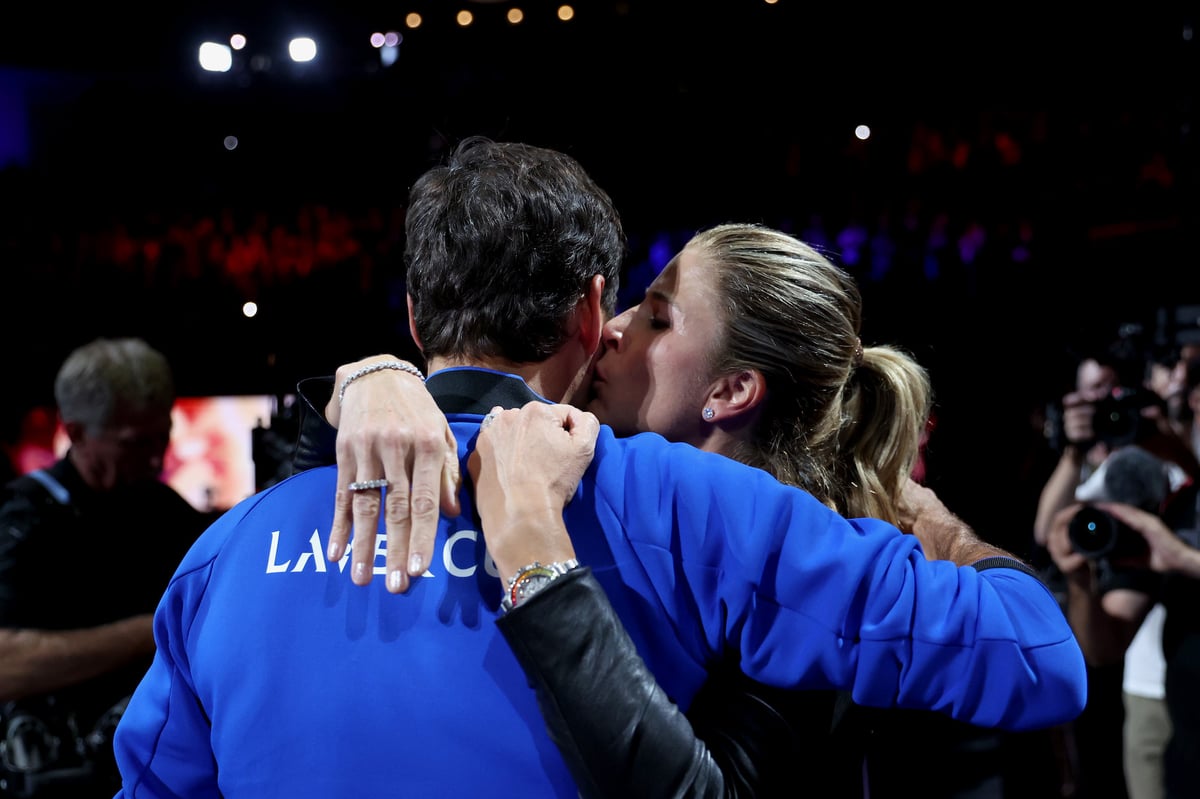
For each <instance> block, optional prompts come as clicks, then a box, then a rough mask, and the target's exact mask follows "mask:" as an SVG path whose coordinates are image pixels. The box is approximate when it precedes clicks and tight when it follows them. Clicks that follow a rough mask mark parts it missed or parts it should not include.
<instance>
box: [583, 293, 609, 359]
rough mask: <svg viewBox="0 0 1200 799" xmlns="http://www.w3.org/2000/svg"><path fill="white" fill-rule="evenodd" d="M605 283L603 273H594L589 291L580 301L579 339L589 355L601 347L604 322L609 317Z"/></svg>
mask: <svg viewBox="0 0 1200 799" xmlns="http://www.w3.org/2000/svg"><path fill="white" fill-rule="evenodd" d="M604 285H605V284H604V276H603V275H592V279H591V281H590V282H589V283H588V288H587V293H586V294H584V295H583V299H581V300H580V301H579V311H580V312H579V341H580V344H581V345H582V346H583V348H584V351H585V352H586V353H587V354H588V357H591V356H592V355H595V354H596V352H597V351H598V350H599V349H600V341H601V337H602V336H603V334H604V322H605V321H606V320H607V318H608V314H607V312H606V311H605V310H604Z"/></svg>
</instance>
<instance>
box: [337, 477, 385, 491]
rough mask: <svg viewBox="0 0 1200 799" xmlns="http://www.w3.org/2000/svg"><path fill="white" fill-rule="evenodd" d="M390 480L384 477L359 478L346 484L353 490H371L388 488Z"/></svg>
mask: <svg viewBox="0 0 1200 799" xmlns="http://www.w3.org/2000/svg"><path fill="white" fill-rule="evenodd" d="M387 484H388V481H387V480H385V479H384V478H382V477H381V478H379V479H378V480H358V481H355V482H353V483H351V484H350V485H348V486H346V488H348V489H349V490H351V491H369V490H371V489H372V488H386V487H387Z"/></svg>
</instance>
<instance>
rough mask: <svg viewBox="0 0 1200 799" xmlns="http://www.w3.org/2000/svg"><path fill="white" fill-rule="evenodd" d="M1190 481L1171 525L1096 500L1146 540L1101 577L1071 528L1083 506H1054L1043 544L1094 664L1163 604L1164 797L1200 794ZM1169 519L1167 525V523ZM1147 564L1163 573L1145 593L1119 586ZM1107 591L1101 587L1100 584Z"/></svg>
mask: <svg viewBox="0 0 1200 799" xmlns="http://www.w3.org/2000/svg"><path fill="white" fill-rule="evenodd" d="M1196 496H1197V493H1196V484H1195V483H1194V482H1190V483H1188V485H1187V487H1186V488H1184V489H1183V490H1181V491H1179V492H1176V494H1174V495H1173V497H1172V501H1171V503H1170V507H1171V511H1172V512H1171V513H1169V514H1167V515H1168V517H1169V518H1171V517H1175V516H1176V515H1177V518H1172V522H1171V524H1168V522H1167V521H1166V520H1165V519H1164V518H1163V517H1160V516H1159V515H1157V514H1155V513H1152V512H1149V511H1146V510H1143V509H1141V508H1137V507H1135V506H1133V505H1129V504H1125V503H1114V502H1097V503H1094V505H1093V507H1094V508H1095V509H1098V510H1100V511H1102V512H1103V513H1105V514H1107V515H1108V516H1109V517H1111V518H1112V519H1113V520H1114V522H1115V523H1117V526H1118V527H1120V529H1121V530H1122V533H1121V534H1123V535H1126V536H1129V535H1137V536H1140V537H1141V538H1142V540H1143V541H1144V542H1145V544H1146V550H1145V553H1144V554H1143V555H1141V556H1140V557H1137V556H1135V557H1130V558H1128V559H1120V560H1119V562H1113V563H1112V564H1111V565H1112V566H1113V567H1114V569H1115V570H1116V572H1117V573H1116V574H1115V575H1114V576H1112V577H1111V580H1109V581H1106V580H1104V579H1103V578H1104V575H1103V574H1102V571H1103V569H1102V568H1100V563H1099V562H1098V560H1097V559H1096V558H1093V557H1089V556H1088V555H1086V554H1083V553H1082V552H1080V551H1079V549H1078V547H1077V545H1076V543H1075V542H1074V541H1073V540H1072V535H1071V527H1072V522H1073V521H1074V520H1075V517H1076V514H1077V513H1078V512H1079V511H1080V509H1081V508H1082V507H1083V506H1082V505H1080V504H1073V505H1070V506H1068V507H1065V508H1063V509H1061V510H1059V511H1058V512H1057V513H1056V514H1055V516H1054V518H1053V520H1052V521H1051V524H1050V526H1049V528H1048V536H1047V541H1046V543H1047V549H1048V551H1049V554H1050V556H1051V557H1052V558H1053V560H1054V563H1055V565H1056V566H1057V567H1058V569H1059V570H1060V571H1061V573H1062V575H1063V577H1064V579H1065V581H1066V589H1067V615H1068V618H1069V620H1070V622H1071V627H1072V628H1073V629H1074V630H1075V634H1076V636H1077V637H1078V639H1079V643H1080V646H1081V647H1082V648H1083V652H1084V655H1085V657H1087V659H1088V661H1089V663H1091V664H1093V665H1112V664H1117V663H1120V662H1121V659H1122V658H1123V657H1124V653H1125V648H1126V647H1127V646H1128V645H1129V643H1130V642H1131V641H1132V640H1133V637H1134V634H1135V633H1136V632H1137V630H1138V628H1139V627H1140V626H1141V624H1142V622H1143V620H1144V619H1145V618H1146V616H1147V614H1148V613H1149V612H1150V611H1151V609H1152V608H1153V607H1154V605H1155V603H1156V601H1157V602H1160V603H1161V604H1162V606H1163V607H1164V608H1165V611H1166V614H1165V619H1164V623H1163V631H1162V643H1163V654H1164V657H1165V661H1166V670H1165V689H1166V691H1165V698H1166V706H1167V710H1168V713H1169V716H1170V722H1171V730H1172V731H1171V735H1170V738H1169V740H1168V743H1167V747H1166V751H1165V754H1164V758H1163V762H1164V783H1165V785H1164V793H1163V796H1164V797H1166V799H1183V797H1188V799H1194V797H1196V796H1200V549H1198V548H1197V546H1196V544H1197V531H1196ZM1172 525H1173V526H1172ZM1141 569H1148V570H1149V571H1151V572H1153V573H1154V574H1156V575H1161V579H1160V580H1159V581H1157V583H1154V584H1151V585H1153V588H1151V589H1150V591H1149V592H1147V590H1145V589H1146V587H1147V584H1146V583H1145V582H1144V581H1138V582H1141V586H1140V587H1139V588H1119V587H1116V586H1118V585H1120V584H1121V582H1122V578H1123V577H1124V576H1127V575H1130V574H1136V573H1137V571H1139V570H1141ZM1106 582H1107V583H1108V585H1107V587H1108V588H1109V590H1104V589H1105V587H1106Z"/></svg>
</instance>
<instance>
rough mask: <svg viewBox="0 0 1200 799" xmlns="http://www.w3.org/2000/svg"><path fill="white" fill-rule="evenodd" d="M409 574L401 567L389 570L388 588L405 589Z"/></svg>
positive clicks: (393, 589)
mask: <svg viewBox="0 0 1200 799" xmlns="http://www.w3.org/2000/svg"><path fill="white" fill-rule="evenodd" d="M407 579H408V575H407V574H405V573H404V572H402V571H400V570H399V569H392V571H390V572H388V588H389V589H390V590H392V591H403V590H404V586H405V581H406V580H407Z"/></svg>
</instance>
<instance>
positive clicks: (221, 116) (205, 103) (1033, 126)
mask: <svg viewBox="0 0 1200 799" xmlns="http://www.w3.org/2000/svg"><path fill="white" fill-rule="evenodd" d="M461 5H462V7H464V8H470V9H471V10H472V11H474V12H475V14H476V16H477V24H476V25H475V26H473V27H472V28H470V29H465V30H464V29H460V28H458V27H457V26H456V25H454V24H453V21H452V12H453V10H454V9H453V8H451V7H450V4H447V3H445V2H423V3H422V2H413V3H409V4H397V3H389V4H387V5H386V6H385V5H382V4H373V3H363V2H339V3H336V4H334V3H329V4H327V5H323V4H314V3H221V2H211V3H195V2H185V3H160V4H152V5H151V7H148V8H140V7H138V6H133V5H130V6H124V5H121V4H118V5H112V4H90V5H88V6H86V7H82V8H63V7H61V6H56V5H52V4H42V5H40V6H36V7H29V8H27V9H25V10H24V11H23V12H22V16H23V18H24V19H23V21H17V18H15V17H14V18H11V19H8V20H6V23H5V25H4V26H3V29H2V30H0V90H2V91H3V93H0V100H6V102H5V105H3V106H2V107H0V111H3V114H4V116H5V117H6V121H5V127H4V128H2V129H0V133H4V132H7V135H8V136H9V138H10V144H9V145H8V147H9V150H8V152H9V153H10V157H9V161H8V163H7V164H4V165H3V172H2V173H0V189H2V190H3V195H2V197H3V202H4V206H3V211H4V213H3V219H2V221H0V235H2V238H0V257H2V258H3V263H2V264H0V266H2V268H3V274H0V316H2V318H3V327H2V328H0V335H3V337H4V342H5V343H4V346H3V358H4V360H3V363H0V370H2V373H3V374H5V375H6V376H7V377H6V379H5V383H6V386H7V387H6V389H5V392H4V393H5V395H6V397H5V403H6V408H5V409H4V415H5V418H6V420H7V422H6V424H7V426H8V427H11V426H12V420H14V419H16V418H18V417H19V415H20V414H21V413H22V412H23V410H24V409H25V408H26V407H29V406H31V405H34V404H39V403H45V402H47V401H52V395H51V392H50V389H51V383H52V380H53V375H54V372H55V370H56V369H57V367H58V364H59V362H60V361H61V359H62V357H64V356H65V354H66V353H67V352H68V351H69V350H70V349H71V348H72V347H74V346H77V345H78V344H80V343H82V342H83V341H86V340H88V339H90V338H92V337H93V336H95V335H99V334H105V335H124V334H135V335H142V336H145V337H146V338H148V339H149V340H150V341H151V342H152V343H154V344H155V345H157V346H159V347H160V348H162V349H163V350H164V351H166V352H167V353H168V355H170V356H171V358H172V361H173V363H174V364H175V367H176V370H177V372H178V375H179V381H180V389H181V392H182V393H185V394H192V395H195V394H220V393H259V392H267V393H282V392H286V391H289V390H291V388H292V387H293V386H294V384H295V381H296V380H297V379H299V378H301V377H304V376H308V375H313V374H326V373H331V372H332V370H333V368H334V367H335V366H336V365H337V364H338V363H340V362H343V361H346V360H351V359H354V358H358V357H361V356H363V355H366V354H369V353H372V352H376V351H381V350H392V351H397V352H400V353H402V354H408V353H411V352H412V350H411V342H409V340H408V338H407V332H406V331H407V327H406V322H405V320H404V318H403V273H402V269H401V267H400V262H399V255H400V251H401V247H402V236H398V232H402V231H401V230H400V228H399V227H398V226H399V221H398V220H399V219H400V215H399V211H401V210H402V207H403V202H404V196H405V193H406V191H407V187H408V185H409V184H410V183H411V182H412V180H413V178H414V177H415V176H416V175H418V174H419V173H420V172H421V171H423V170H424V169H425V168H426V167H427V166H429V165H430V164H431V163H433V162H434V161H436V159H437V158H438V157H439V156H440V154H441V153H442V152H444V150H445V148H446V147H447V146H448V144H449V143H452V142H453V141H455V140H457V139H459V138H461V137H463V136H465V135H468V134H473V133H484V134H488V135H491V136H494V137H496V138H504V139H521V140H527V141H530V142H533V143H536V144H542V145H548V146H552V147H557V148H560V149H563V150H566V151H567V152H570V153H571V154H573V155H574V156H576V157H577V158H578V159H579V160H580V161H581V162H582V163H583V164H584V166H585V167H586V168H588V169H589V170H590V171H591V172H592V174H593V175H594V176H595V177H596V178H597V180H598V181H599V182H600V184H601V185H602V186H604V187H606V188H607V189H608V190H609V191H610V193H611V194H612V195H613V198H614V200H615V201H616V203H617V206H618V207H619V208H620V209H621V210H622V212H623V214H624V218H625V221H626V225H627V230H628V232H629V235H630V241H631V245H632V256H633V257H632V259H631V270H632V272H631V275H630V278H629V280H628V281H627V284H626V287H627V288H628V290H629V291H630V293H631V295H632V296H636V295H637V294H638V293H639V292H640V290H641V288H643V287H644V284H645V282H646V281H647V280H648V276H649V275H652V271H653V264H654V263H655V258H656V257H657V256H655V255H654V253H655V252H656V251H655V250H654V245H655V243H656V242H657V243H658V246H662V247H666V248H667V249H668V250H670V249H672V248H675V247H677V246H678V245H679V244H682V242H683V240H685V239H686V236H687V234H688V233H690V232H691V231H693V230H695V229H696V228H699V227H702V226H704V225H707V224H711V223H714V222H719V221H726V220H737V221H761V222H764V223H766V224H770V225H775V226H779V227H784V228H786V229H789V230H792V231H794V232H796V233H797V234H798V235H801V237H805V238H813V236H815V235H816V233H815V232H816V231H819V232H821V233H822V234H824V235H825V236H827V238H828V241H827V245H828V247H829V249H830V251H831V253H832V254H833V255H835V256H837V257H841V256H842V255H844V254H846V253H847V251H848V250H852V249H854V245H853V240H852V237H847V234H848V233H852V232H854V231H855V230H859V229H861V230H862V231H863V233H862V235H863V236H865V237H866V238H867V242H866V243H864V244H863V246H862V247H861V248H860V249H861V253H862V257H861V259H859V260H853V259H851V258H849V256H848V255H847V257H846V259H845V262H846V265H847V267H848V268H850V269H852V271H854V272H855V274H856V276H857V277H859V279H860V283H861V285H862V286H863V290H864V294H865V295H866V314H867V318H866V321H865V325H866V329H865V331H864V336H863V338H864V343H866V344H872V343H882V342H892V343H898V344H901V345H903V346H906V347H908V348H910V349H912V350H913V351H914V353H915V354H916V355H917V356H918V358H919V359H920V360H921V361H922V362H923V363H925V364H926V365H927V366H928V367H929V368H930V369H931V371H932V373H933V376H934V383H935V388H936V390H937V392H938V411H937V416H938V427H937V430H936V431H935V434H934V437H933V439H932V440H931V443H930V450H929V467H930V472H929V479H930V482H931V483H933V484H934V485H935V487H937V488H938V489H939V490H940V491H941V492H942V493H943V496H945V497H946V498H947V500H948V502H949V503H950V504H951V506H952V507H955V508H956V509H958V510H959V511H960V512H961V513H962V514H963V515H964V516H966V517H967V519H968V521H971V522H972V523H973V524H975V525H976V527H977V528H978V529H980V530H981V531H982V532H984V533H985V534H986V535H988V536H989V537H990V538H992V539H993V540H997V541H999V542H1001V543H1005V544H1008V545H1011V546H1013V547H1014V548H1018V549H1020V548H1022V547H1023V546H1024V545H1025V542H1026V541H1027V539H1028V535H1029V529H1030V525H1031V522H1032V505H1031V502H1032V498H1033V497H1035V496H1036V490H1037V488H1039V487H1040V480H1041V479H1044V476H1045V473H1044V469H1045V467H1046V458H1047V457H1048V456H1047V453H1046V452H1045V450H1044V447H1043V446H1042V442H1041V440H1040V433H1039V432H1038V428H1037V425H1038V419H1037V412H1038V410H1039V409H1040V408H1041V407H1042V406H1043V405H1044V403H1045V402H1046V401H1047V400H1050V399H1053V398H1056V397H1058V396H1059V395H1061V394H1062V393H1063V391H1065V390H1066V388H1067V387H1068V386H1069V383H1070V381H1071V380H1072V378H1073V374H1072V371H1071V370H1072V367H1073V363H1072V360H1071V359H1072V357H1073V355H1074V354H1075V353H1076V352H1077V351H1078V350H1079V348H1080V347H1081V346H1082V345H1083V343H1084V342H1086V341H1088V340H1092V339H1098V338H1105V337H1112V336H1113V335H1115V334H1116V332H1117V330H1118V329H1120V328H1121V326H1122V325H1126V326H1127V327H1128V326H1129V325H1134V326H1140V328H1141V329H1142V330H1143V334H1142V335H1143V337H1144V338H1145V339H1147V341H1149V340H1151V339H1153V335H1154V319H1155V316H1156V312H1157V311H1158V310H1159V309H1164V308H1167V309H1169V308H1173V307H1175V306H1177V305H1187V304H1195V303H1200V279H1198V278H1197V273H1196V264H1197V261H1196V244H1195V239H1196V236H1195V234H1196V210H1197V205H1196V157H1195V135H1194V125H1195V102H1196V96H1195V95H1196V82H1197V81H1196V78H1197V76H1198V75H1200V70H1198V69H1197V57H1196V46H1195V43H1194V41H1193V40H1192V28H1191V25H1192V23H1193V22H1194V20H1193V19H1192V18H1191V17H1190V16H1189V15H1188V14H1186V13H1184V12H1182V11H1179V10H1167V9H1165V8H1164V9H1159V8H1157V6H1158V4H1141V5H1139V6H1137V7H1131V8H1125V9H1123V10H1120V12H1119V13H1117V10H1116V9H1114V11H1113V12H1111V13H1107V14H1106V13H1100V12H1098V11H1089V13H1087V14H1082V13H1079V12H1077V11H1071V12H1066V11H1062V12H1060V11H1057V10H1054V11H1053V12H1052V11H1051V9H1050V8H1049V7H1046V6H1045V5H1044V4H1043V5H1042V6H1041V7H1038V6H1033V5H1032V4H1030V5H1029V6H1021V5H1013V4H1004V5H999V4H992V5H984V6H971V7H970V8H969V13H968V7H966V6H962V7H951V8H947V9H936V10H934V9H930V10H920V9H916V10H914V9H912V8H910V7H908V6H905V7H903V8H901V7H899V6H894V7H890V8H889V9H885V10H882V11H881V10H879V9H871V8H866V7H859V6H852V5H851V4H838V5H837V6H832V7H828V8H825V7H819V6H817V4H813V3H801V2H796V0H780V2H778V3H777V4H774V5H768V4H765V3H763V2H761V0H728V1H727V2H655V1H654V0H627V2H620V3H617V2H611V1H607V2H602V1H600V0H595V1H593V0H583V1H582V2H579V3H578V4H577V11H578V15H577V18H576V20H574V21H573V22H572V23H570V24H568V25H563V24H561V23H559V22H558V21H557V20H555V19H554V18H553V9H554V8H555V7H556V6H557V4H555V3H546V2H540V1H538V0H535V1H534V2H530V3H527V4H525V5H524V8H525V11H526V14H527V21H526V22H525V23H524V24H523V25H521V26H519V27H513V26H510V25H507V24H506V23H504V22H503V21H502V19H501V16H502V14H503V12H504V11H505V10H506V9H507V8H508V4H501V3H481V2H465V1H464V2H463V3H462V4H461ZM410 8H412V9H416V10H419V11H421V12H422V13H423V14H424V16H425V19H426V22H425V24H424V25H423V26H422V27H421V28H420V29H418V30H415V31H408V30H405V29H403V27H402V19H403V13H404V12H405V11H407V10H408V9H410ZM387 28H395V29H399V30H402V31H403V32H404V37H405V38H404V41H403V42H402V44H401V45H400V53H399V60H398V61H397V63H396V64H395V65H393V66H391V67H388V68H382V67H380V66H379V60H378V55H377V53H376V52H375V51H373V50H371V49H370V48H369V47H368V46H367V45H366V37H367V35H368V34H369V33H370V32H371V31H373V30H382V29H387ZM234 29H238V30H243V31H245V32H247V33H248V34H249V35H250V39H251V45H250V47H249V48H248V49H247V51H245V52H244V53H242V54H241V55H240V56H239V66H238V67H237V68H236V69H235V71H234V72H233V73H230V74H227V75H210V74H204V73H201V72H200V71H199V70H198V69H197V68H196V67H195V66H194V53H195V47H196V45H197V44H198V43H199V41H201V40H202V39H203V38H206V36H209V35H211V36H214V37H216V36H217V35H218V34H220V35H221V36H224V35H227V34H228V33H229V32H231V31H232V30H234ZM300 29H305V30H308V31H311V32H313V34H314V35H316V36H319V37H320V41H321V45H320V46H321V53H320V57H319V59H318V62H317V63H316V64H311V65H308V67H307V68H302V69H299V68H288V67H287V65H286V64H285V63H284V60H283V59H282V58H281V57H280V52H279V51H280V47H281V39H279V38H278V37H279V36H280V35H281V34H282V33H283V32H285V31H288V30H300ZM254 55H257V56H264V55H266V56H271V58H272V64H273V66H272V68H271V69H270V70H266V71H255V70H252V69H250V67H249V59H250V58H251V56H254ZM860 123H867V124H869V125H870V126H871V128H872V131H873V135H872V137H871V138H870V139H869V140H868V141H859V140H857V139H855V138H854V136H853V130H854V126H855V125H857V124H860ZM231 134H232V135H236V136H237V137H238V140H239V145H238V147H237V148H236V149H235V150H232V151H230V150H227V149H226V148H225V146H224V145H223V140H224V138H225V137H226V136H228V135H231ZM13 142H15V143H13ZM939 143H940V145H939ZM3 152H4V151H3V150H0V154H2V153H3ZM321 213H325V214H327V215H332V216H334V217H336V218H337V219H340V220H342V221H344V222H345V223H346V224H348V225H349V226H350V228H351V231H350V232H349V233H344V232H343V233H342V234H340V235H339V236H338V237H334V238H333V239H327V238H326V237H324V236H321V235H318V236H316V238H317V239H318V240H321V241H326V240H329V241H333V242H334V243H335V244H336V243H339V242H340V243H345V240H349V241H351V242H354V243H356V244H357V250H356V251H354V252H353V254H351V255H348V256H345V257H340V256H338V255H337V253H336V252H334V254H332V255H325V256H322V258H323V260H321V262H320V263H318V264H317V265H316V266H313V267H312V268H311V269H304V268H298V267H293V268H290V269H289V270H284V271H281V272H272V273H270V274H267V273H263V272H261V271H256V270H254V269H249V270H247V271H246V272H245V273H239V274H236V275H234V274H229V273H228V269H227V270H226V272H225V273H220V272H218V273H217V274H212V273H211V269H210V270H207V271H206V269H205V268H204V266H203V265H204V263H205V259H206V258H207V253H208V251H207V250H205V249H203V248H202V245H200V244H197V243H196V241H195V240H194V239H189V240H188V241H187V242H186V243H182V244H180V243H178V242H176V241H175V238H174V235H173V231H174V230H175V229H176V228H189V229H193V230H194V229H195V227H196V226H197V225H198V224H201V223H203V222H204V221H205V220H207V221H209V222H211V225H212V227H214V228H215V229H216V231H217V232H216V233H215V234H214V235H215V237H216V238H217V239H219V240H221V241H224V242H225V243H226V244H229V242H231V241H233V240H234V239H235V238H237V237H238V236H240V235H242V234H243V233H244V232H245V231H247V230H250V229H253V228H254V227H255V225H256V224H258V222H256V220H258V221H261V220H267V221H266V222H265V223H264V224H266V225H267V226H268V227H270V226H272V225H274V226H283V227H284V228H286V229H287V230H288V231H290V233H291V235H293V236H297V237H300V238H307V239H310V240H311V239H312V238H313V237H312V235H311V234H309V233H308V232H307V228H306V227H305V225H306V224H307V223H308V222H309V221H311V220H312V219H313V218H314V215H317V216H319V215H320V214H321ZM939 216H940V217H942V218H943V220H944V221H945V224H946V228H947V231H948V240H949V242H950V246H949V249H948V250H947V251H946V252H945V253H943V254H942V255H941V256H939V258H940V260H939V264H940V268H939V271H938V272H937V274H936V275H933V274H930V273H929V272H927V269H926V266H927V264H928V259H929V252H928V249H929V248H928V242H929V239H930V231H931V230H933V229H934V228H935V227H936V225H937V222H936V220H937V218H938V217H939ZM906 220H911V221H912V222H911V227H906V225H905V222H906ZM973 229H974V230H977V231H980V232H982V233H983V234H984V237H985V241H986V243H985V244H984V246H983V247H982V249H981V251H980V253H979V254H978V255H976V256H974V257H973V258H970V259H963V258H961V257H958V256H957V255H956V254H955V253H956V248H955V246H954V243H955V242H957V241H959V240H960V239H961V238H962V237H963V236H965V235H967V234H968V233H969V232H970V231H971V230H973ZM1021 231H1024V232H1025V239H1024V240H1020V239H1019V234H1020V233H1021ZM810 233H812V234H813V235H812V236H810V235H809V234H810ZM873 237H874V238H873ZM879 240H882V241H884V242H886V243H887V244H888V246H889V247H890V248H891V249H892V250H894V252H893V253H892V255H891V256H890V259H889V260H887V261H886V263H887V264H888V265H889V266H890V268H889V269H887V270H886V271H882V272H881V271H875V270H873V267H872V265H871V264H872V257H873V255H872V254H873V253H875V254H878V253H882V252H883V248H882V246H880V245H878V244H875V243H873V242H875V241H879ZM1018 244H1020V246H1021V248H1022V252H1023V253H1024V254H1023V255H1021V256H1020V257H1019V258H1018V257H1016V256H1014V255H1013V253H1014V252H1015V251H1016V248H1017V246H1018ZM148 245H149V246H151V247H153V248H154V257H150V256H149V255H147V252H148V251H147V250H146V247H147V246H148ZM333 249H334V250H336V249H337V248H336V247H334V248H333ZM189 258H190V259H191V260H190V261H189ZM196 261H199V262H200V263H201V266H200V267H198V268H192V271H189V267H187V264H189V263H193V264H194V262H196ZM151 263H153V265H154V268H150V267H149V266H148V264H151ZM246 298H251V299H255V300H256V301H258V302H259V303H260V306H261V312H260V314H259V316H257V317H255V318H254V319H243V318H241V317H240V314H239V313H238V310H237V309H238V307H239V306H240V302H241V300H242V299H246ZM414 354H415V353H414ZM7 406H11V407H7Z"/></svg>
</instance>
